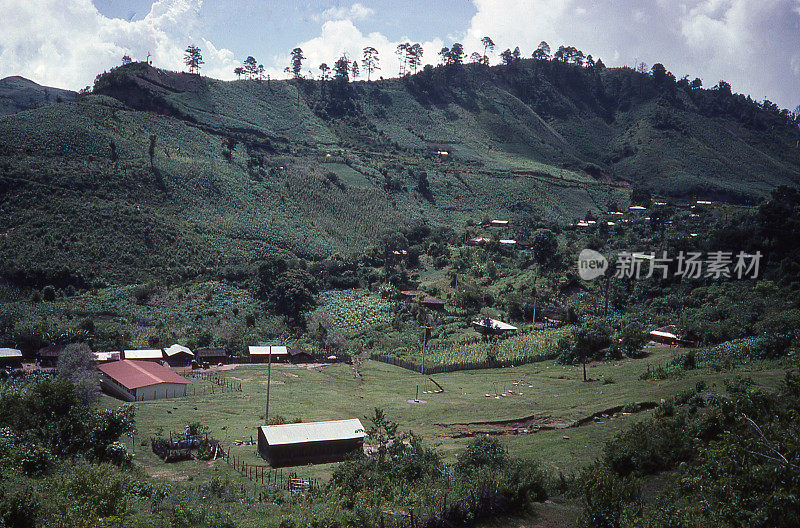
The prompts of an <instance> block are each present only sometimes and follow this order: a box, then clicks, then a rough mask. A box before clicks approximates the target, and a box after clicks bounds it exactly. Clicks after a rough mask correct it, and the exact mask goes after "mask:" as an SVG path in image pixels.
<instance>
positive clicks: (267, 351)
mask: <svg viewBox="0 0 800 528" xmlns="http://www.w3.org/2000/svg"><path fill="white" fill-rule="evenodd" d="M247 352H248V354H249V355H250V361H252V362H255V363H258V362H261V363H266V362H268V361H270V359H271V360H272V361H284V360H286V358H288V357H289V350H287V348H286V347H285V346H274V345H266V346H251V347H248V349H247ZM270 355H271V356H272V358H270Z"/></svg>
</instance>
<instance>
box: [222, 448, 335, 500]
mask: <svg viewBox="0 0 800 528" xmlns="http://www.w3.org/2000/svg"><path fill="white" fill-rule="evenodd" d="M225 460H226V461H227V462H228V465H229V466H230V467H232V468H233V469H234V470H235V471H237V472H239V474H240V475H242V476H243V477H246V478H247V479H248V480H250V481H251V482H254V483H256V484H258V485H260V486H269V487H271V488H272V489H278V490H285V491H289V492H292V493H296V492H304V491H310V490H313V489H317V488H318V487H319V482H318V481H317V479H301V478H299V477H298V476H297V473H295V472H291V473H289V472H287V473H286V474H285V475H284V473H283V469H276V468H273V467H271V466H267V465H261V464H248V463H247V462H246V461H245V460H243V459H242V458H241V457H237V456H236V454H235V453H231V452H230V449H228V453H227V454H226V456H225Z"/></svg>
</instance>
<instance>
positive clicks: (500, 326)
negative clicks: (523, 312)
mask: <svg viewBox="0 0 800 528" xmlns="http://www.w3.org/2000/svg"><path fill="white" fill-rule="evenodd" d="M472 327H473V328H474V329H475V331H477V332H479V333H481V334H505V333H509V332H516V331H517V330H518V328H517V327H516V326H514V325H511V324H508V323H504V322H503V321H500V320H497V319H488V320H484V319H476V320H475V321H472Z"/></svg>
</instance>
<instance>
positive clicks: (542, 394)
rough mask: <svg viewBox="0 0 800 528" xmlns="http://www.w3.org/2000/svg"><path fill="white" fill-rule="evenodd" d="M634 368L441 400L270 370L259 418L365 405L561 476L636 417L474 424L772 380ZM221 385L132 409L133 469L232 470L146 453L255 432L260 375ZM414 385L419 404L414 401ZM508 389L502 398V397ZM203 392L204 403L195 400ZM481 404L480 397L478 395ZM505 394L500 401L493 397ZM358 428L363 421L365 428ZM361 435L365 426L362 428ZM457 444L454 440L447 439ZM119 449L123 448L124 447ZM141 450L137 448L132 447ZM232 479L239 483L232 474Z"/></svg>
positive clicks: (452, 386) (456, 387)
mask: <svg viewBox="0 0 800 528" xmlns="http://www.w3.org/2000/svg"><path fill="white" fill-rule="evenodd" d="M651 352H652V353H651V355H650V356H649V357H647V358H645V359H639V360H630V359H628V360H621V361H618V362H608V363H598V364H592V365H589V367H588V375H589V377H590V378H591V379H592V380H594V381H592V382H590V383H583V382H581V378H582V372H581V368H580V367H579V366H562V365H557V364H555V363H554V362H550V361H547V362H542V363H537V364H531V365H525V366H521V367H513V368H506V369H496V370H476V371H461V372H454V373H448V374H437V375H435V377H434V379H435V380H436V381H437V382H438V383H439V384H441V385H442V386H443V387H444V389H445V392H443V393H431V392H430V391H432V390H434V389H435V386H434V385H433V383H431V382H430V381H429V380H428V379H427V378H426V377H423V376H421V375H419V374H417V373H413V372H410V371H407V370H404V369H400V368H397V367H393V366H390V365H385V364H382V363H377V362H372V361H367V362H366V363H365V364H364V365H363V367H362V369H361V375H362V377H361V379H358V378H356V377H355V376H354V372H353V369H352V367H351V366H349V365H344V364H338V365H327V366H320V367H313V368H307V367H305V366H292V365H279V366H276V367H275V368H274V370H273V372H272V386H271V405H270V416H271V417H275V416H278V415H280V416H283V417H284V418H286V419H287V420H294V419H302V420H303V421H314V420H328V419H343V418H352V417H356V418H361V419H362V421H365V420H364V417H365V416H366V415H368V414H370V413H371V411H372V409H373V408H375V407H381V408H383V409H385V410H386V412H387V414H388V416H389V417H390V418H391V419H393V420H395V421H397V422H399V423H400V427H401V429H402V430H405V431H409V430H411V431H414V432H415V433H417V434H419V435H421V436H422V438H423V439H424V441H425V442H426V443H428V444H429V445H434V446H436V447H437V448H438V449H439V450H440V451H441V452H442V453H443V454H444V455H445V458H446V459H448V460H450V461H452V460H453V458H454V455H455V453H456V452H457V451H458V450H459V449H460V448H461V447H463V446H464V445H465V444H466V443H467V442H468V441H469V436H468V435H469V434H472V433H479V432H480V431H484V430H486V429H487V428H489V429H495V430H496V431H497V432H501V433H505V434H501V435H500V436H499V438H500V439H501V441H502V442H503V443H504V444H505V445H506V446H507V448H508V450H509V452H510V453H511V454H512V455H514V456H517V457H521V458H534V459H538V460H540V461H541V462H542V463H543V464H544V465H545V467H547V468H549V469H551V470H553V471H554V472H558V471H561V472H564V473H570V472H574V471H576V470H578V469H580V468H581V467H582V466H584V465H585V464H587V463H589V462H591V461H592V460H593V459H594V458H595V457H597V456H598V455H599V454H600V453H601V449H602V445H603V443H604V442H605V441H607V440H608V439H610V438H611V437H613V435H614V434H615V433H616V432H617V431H619V430H621V429H624V428H626V427H628V426H629V425H630V424H631V423H633V421H635V420H640V419H642V418H643V417H645V416H647V414H648V413H647V412H641V413H636V414H630V415H626V414H621V415H618V416H617V417H614V418H611V419H603V420H600V421H596V422H592V423H590V424H588V425H585V426H580V427H571V428H567V429H560V428H556V429H552V430H541V431H539V432H531V433H527V434H526V433H521V434H510V433H511V432H512V431H511V429H513V427H511V426H509V427H508V429H509V430H507V431H503V430H502V429H503V427H502V426H497V425H491V424H489V425H487V424H485V423H484V424H481V422H488V421H496V420H511V419H520V418H525V417H530V416H532V415H536V418H537V423H539V424H548V425H551V426H558V427H560V426H563V425H566V424H569V423H571V422H572V421H574V420H577V419H580V418H584V417H587V416H590V415H592V414H594V413H597V412H600V411H603V410H606V409H609V408H611V407H614V406H617V405H625V404H628V403H633V402H659V401H660V399H661V398H669V397H671V396H674V395H675V394H676V393H677V392H679V391H681V390H684V389H687V388H691V387H694V386H695V384H696V383H697V382H698V381H700V380H704V381H705V382H706V383H707V384H708V386H709V390H710V391H714V392H721V391H723V390H724V389H723V384H722V381H723V380H724V379H726V378H730V377H733V375H734V374H740V375H743V376H751V377H752V378H753V379H754V380H756V382H757V383H759V384H763V385H766V386H774V385H776V384H777V382H778V381H779V380H780V379H781V378H782V377H783V372H784V371H783V369H782V368H781V365H779V364H775V363H767V364H754V365H751V366H749V367H748V366H745V367H739V368H738V369H737V370H736V371H735V372H734V371H716V370H714V369H711V368H702V369H697V370H693V371H687V372H685V373H684V374H682V375H681V376H679V377H675V378H670V379H666V380H661V381H653V380H640V379H639V376H640V375H641V374H642V372H644V371H646V370H647V366H648V364H650V365H651V366H655V365H659V364H662V365H663V364H664V362H665V361H668V360H670V359H671V358H672V356H673V355H674V354H675V353H676V352H675V351H674V349H665V348H654V349H651ZM222 375H224V376H225V377H227V378H228V379H229V380H232V381H238V382H241V385H242V387H243V391H242V392H217V393H214V394H210V393H207V391H208V390H209V387H210V384H209V383H208V382H206V381H202V380H195V385H194V392H196V395H190V396H188V397H186V398H182V399H175V400H161V401H155V402H140V403H136V404H135V405H136V422H137V430H138V437H137V439H136V446H135V448H136V460H137V463H138V464H139V465H141V466H142V467H143V468H144V469H145V470H146V471H147V472H148V473H149V474H151V475H154V476H157V477H161V478H165V479H168V480H173V481H187V480H191V481H193V482H205V481H207V480H208V479H210V478H211V477H213V476H215V475H217V476H218V475H221V474H223V473H226V472H229V473H230V474H231V475H233V472H232V471H231V470H230V469H229V468H228V467H227V465H226V463H225V462H223V461H216V462H211V463H208V462H200V461H187V462H180V463H175V464H169V465H167V464H164V463H163V462H161V460H160V459H158V458H157V457H156V456H155V455H154V454H153V453H152V452H151V451H150V448H149V444H148V443H147V441H148V439H149V437H150V436H152V435H154V434H157V433H161V434H168V433H169V432H170V431H172V432H175V433H180V432H182V431H183V428H184V427H185V425H186V424H187V423H190V422H195V421H199V422H201V423H203V424H205V425H207V426H208V427H209V429H210V433H211V435H212V436H214V437H215V438H217V439H219V440H220V441H221V442H222V444H223V445H225V446H231V444H233V443H234V442H235V441H237V440H240V441H241V440H250V439H251V437H253V438H255V436H256V427H257V426H258V425H259V424H261V423H263V419H264V407H265V395H266V376H267V371H266V366H265V365H247V366H239V367H237V368H235V369H233V370H228V371H224V372H222ZM417 387H419V400H420V402H419V403H417V402H415V401H414V400H415V399H416V396H417ZM509 391H513V393H511V394H510V393H509ZM204 392H206V394H203V393H204ZM487 394H489V396H488V397H487ZM500 394H506V396H499V397H498V396H496V395H500ZM101 404H102V405H105V406H108V407H114V406H116V405H119V402H118V401H117V400H114V399H111V398H109V397H107V396H104V397H103V399H102V401H101ZM365 422H366V421H365ZM365 425H367V426H368V423H365ZM456 437H458V438H456ZM127 443H128V445H129V447H130V444H131V440H130V439H128V440H127ZM143 443H145V444H146V446H143V445H142V444H143ZM230 449H231V453H233V454H236V455H237V456H238V457H242V459H243V460H246V461H247V462H248V463H252V464H263V461H262V460H260V459H259V458H258V457H257V456H256V453H255V447H253V446H232V447H231V448H230ZM332 468H333V465H331V464H326V465H318V466H305V467H300V468H296V471H297V472H298V474H300V475H305V476H309V477H315V478H323V479H324V478H327V477H328V476H329V475H330V472H331V471H332ZM232 478H239V477H237V476H235V475H233V477H232Z"/></svg>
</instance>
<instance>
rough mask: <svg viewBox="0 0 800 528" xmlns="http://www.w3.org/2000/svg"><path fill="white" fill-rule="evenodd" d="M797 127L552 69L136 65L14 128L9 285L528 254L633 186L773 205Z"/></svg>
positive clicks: (7, 180)
mask: <svg viewBox="0 0 800 528" xmlns="http://www.w3.org/2000/svg"><path fill="white" fill-rule="evenodd" d="M790 121H791V120H790V119H788V118H787V117H786V115H785V114H780V113H778V112H777V111H774V110H773V109H770V108H762V106H759V105H756V104H755V103H753V102H751V101H748V100H746V99H745V98H743V97H742V96H738V95H734V94H730V93H726V92H725V91H724V90H702V89H689V88H688V87H685V86H682V84H681V82H678V83H672V84H669V85H666V86H665V85H663V84H660V83H658V82H656V80H654V79H653V78H652V77H651V76H647V75H643V74H639V73H636V72H633V71H632V70H628V69H592V70H588V69H585V68H578V67H577V66H573V65H567V64H561V63H555V62H549V61H532V60H523V61H520V62H519V63H518V64H514V65H512V66H511V67H494V68H491V69H489V68H485V67H481V66H478V65H468V66H463V67H459V68H452V67H439V68H433V69H431V68H426V69H425V70H424V71H422V72H421V73H419V74H417V75H415V76H411V77H407V78H404V79H401V80H386V81H378V82H369V83H367V82H355V83H349V84H347V83H342V82H339V81H328V82H324V83H323V82H319V81H308V80H295V81H266V80H265V81H256V80H241V81H233V82H223V81H218V80H214V79H209V78H205V77H199V76H196V75H189V74H181V73H175V72H167V71H163V70H158V69H154V68H152V67H149V66H148V65H146V64H143V63H135V64H131V65H128V66H124V67H120V68H115V69H114V70H112V71H111V72H108V73H105V74H103V75H101V76H99V77H98V80H97V82H96V84H95V89H94V93H93V94H91V95H86V96H79V97H78V98H77V99H76V100H75V101H70V102H61V103H59V104H53V105H49V106H44V107H39V108H32V109H28V110H25V111H22V112H18V113H15V114H13V115H8V116H5V117H0V226H3V227H2V232H0V251H2V254H3V255H4V258H3V263H2V264H1V265H0V275H1V276H3V277H6V278H9V279H11V280H13V281H14V282H18V283H21V284H31V285H37V286H40V285H42V284H46V283H53V284H57V285H65V284H74V285H82V284H86V283H97V282H98V281H99V282H103V281H105V282H110V283H118V282H138V281H143V280H147V279H149V278H151V277H153V276H159V277H163V276H176V277H180V276H186V275H191V274H194V273H198V272H199V271H202V270H204V269H221V268H226V267H230V266H233V267H236V266H242V265H245V266H246V265H250V264H251V263H252V262H254V261H257V260H259V259H261V258H263V257H264V256H266V255H269V254H274V253H278V254H286V255H292V254H294V255H300V256H304V257H312V258H313V257H321V256H324V255H329V254H331V253H334V252H342V253H349V252H355V251H360V250H362V249H363V248H364V247H365V246H368V245H370V244H374V243H376V242H377V241H378V240H379V239H380V237H381V236H382V235H383V234H385V233H386V232H391V231H396V230H398V229H403V228H408V227H410V226H412V225H413V224H414V223H417V222H426V223H428V224H429V225H431V226H444V227H452V228H455V229H457V230H459V229H462V228H463V226H464V225H465V224H466V223H468V222H469V221H480V220H481V219H482V218H485V217H503V218H509V219H511V220H512V221H513V224H515V225H516V226H517V227H516V229H517V231H516V233H515V235H516V236H518V237H525V236H526V231H525V226H530V225H531V224H532V223H533V222H534V221H535V220H536V219H546V220H552V221H562V222H565V221H572V220H574V219H576V218H581V217H582V216H583V215H584V214H585V213H586V212H587V211H588V210H605V209H607V208H608V207H609V204H618V205H620V206H624V205H626V204H627V202H628V195H629V192H630V189H631V187H642V188H649V189H651V190H652V191H655V192H656V193H659V194H663V195H672V196H675V197H677V198H692V197H698V198H699V197H714V198H717V199H719V198H721V199H728V200H733V201H738V202H748V201H754V200H757V199H759V198H760V197H762V196H764V195H765V194H766V193H768V192H769V190H770V189H772V188H773V187H775V186H777V185H781V184H787V185H793V186H796V185H797V183H798V181H800V150H799V149H798V148H797V139H798V132H797V129H796V127H795V126H794V125H793V124H792V123H790ZM151 145H153V147H154V148H153V149H152V151H151ZM437 152H446V154H438V153H437ZM151 154H152V156H151Z"/></svg>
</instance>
